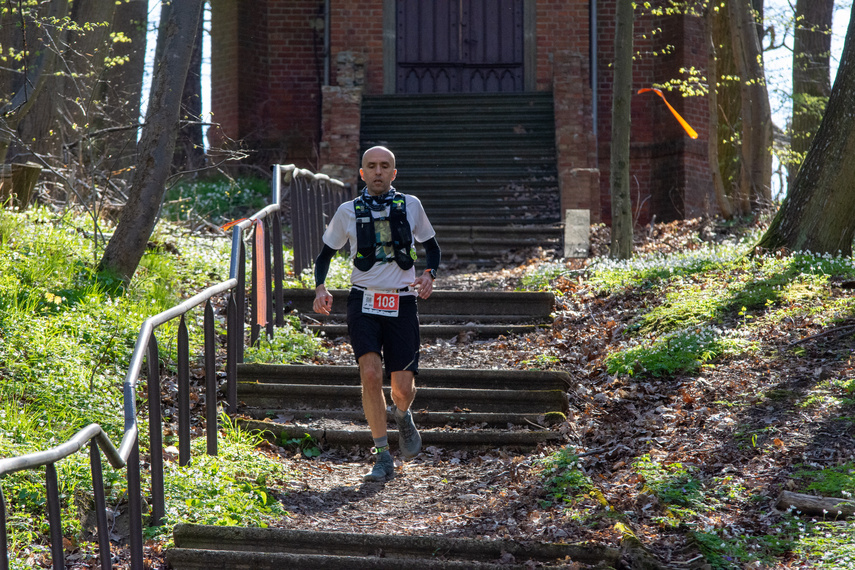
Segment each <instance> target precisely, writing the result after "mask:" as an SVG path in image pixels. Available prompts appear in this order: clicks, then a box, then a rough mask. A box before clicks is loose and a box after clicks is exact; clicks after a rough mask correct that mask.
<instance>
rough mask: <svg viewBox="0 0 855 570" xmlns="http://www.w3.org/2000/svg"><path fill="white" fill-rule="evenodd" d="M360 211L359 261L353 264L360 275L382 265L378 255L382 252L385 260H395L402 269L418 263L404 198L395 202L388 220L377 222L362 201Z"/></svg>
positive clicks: (354, 260) (397, 198)
mask: <svg viewBox="0 0 855 570" xmlns="http://www.w3.org/2000/svg"><path fill="white" fill-rule="evenodd" d="M354 209H355V211H356V257H354V259H353V264H354V265H355V266H356V268H357V269H359V270H360V271H368V270H369V269H371V268H372V267H373V266H374V263H375V262H377V261H378V256H377V251H378V249H380V250H382V252H383V255H384V257H385V259H382V258H381V259H380V260H381V261H389V258H393V259H394V260H395V263H397V264H398V267H400V268H401V269H404V270H407V269H410V268H411V267H412V266H413V264H414V263H415V261H416V250H415V248H414V247H413V232H412V230H411V229H410V223H409V221H407V210H406V202H405V201H404V197H403V195H401V194H398V195H396V196H395V201H394V202H393V205H392V207H391V208H390V211H389V216H388V217H387V218H377V219H375V218H374V217H373V216H372V215H371V211H370V210H369V209H368V207H366V206H365V204H363V203H361V201H360V200H356V201H355V202H354ZM384 226H385V227H384Z"/></svg>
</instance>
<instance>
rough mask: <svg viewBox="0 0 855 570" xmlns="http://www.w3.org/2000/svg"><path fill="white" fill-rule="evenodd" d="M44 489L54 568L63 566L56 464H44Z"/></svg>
mask: <svg viewBox="0 0 855 570" xmlns="http://www.w3.org/2000/svg"><path fill="white" fill-rule="evenodd" d="M45 490H46V491H47V511H48V524H50V551H51V556H52V558H53V568H54V570H63V569H64V568H65V553H64V552H63V548H62V513H61V512H60V507H59V481H58V480H57V478H56V465H55V464H53V463H48V464H47V465H45Z"/></svg>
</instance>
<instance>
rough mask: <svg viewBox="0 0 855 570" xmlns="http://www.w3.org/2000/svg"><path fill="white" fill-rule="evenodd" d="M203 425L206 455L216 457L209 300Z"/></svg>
mask: <svg viewBox="0 0 855 570" xmlns="http://www.w3.org/2000/svg"><path fill="white" fill-rule="evenodd" d="M204 328H205V423H206V427H207V429H206V437H207V443H208V455H217V427H218V426H217V375H216V374H215V373H214V368H215V367H216V365H217V363H216V359H215V352H216V350H217V346H216V336H215V335H216V333H215V332H214V309H213V307H211V300H210V299H208V300H207V301H206V302H205V325H204Z"/></svg>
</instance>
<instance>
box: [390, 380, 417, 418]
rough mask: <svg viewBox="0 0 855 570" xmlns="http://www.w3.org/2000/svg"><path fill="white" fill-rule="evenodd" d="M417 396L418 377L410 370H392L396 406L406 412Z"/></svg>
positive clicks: (393, 395)
mask: <svg viewBox="0 0 855 570" xmlns="http://www.w3.org/2000/svg"><path fill="white" fill-rule="evenodd" d="M415 398H416V378H415V376H414V375H413V373H412V372H411V371H409V370H400V371H398V372H392V401H393V402H395V407H396V408H398V409H399V410H401V412H406V411H407V410H409V409H410V406H411V405H412V404H413V400H414V399H415Z"/></svg>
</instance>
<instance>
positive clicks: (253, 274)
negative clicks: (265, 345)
mask: <svg viewBox="0 0 855 570" xmlns="http://www.w3.org/2000/svg"><path fill="white" fill-rule="evenodd" d="M259 231H261V230H260V229H259V225H258V224H255V226H253V229H252V242H253V245H255V234H256V233H257V232H259ZM261 263H262V265H259V259H258V253H257V249H256V248H255V247H253V248H252V260H251V264H250V276H249V283H250V291H249V315H250V317H249V345H250V346H256V344H257V343H258V329H259V325H258V313H259V309H258V270H259V269H260V268H262V267H264V265H263V261H262V262H261Z"/></svg>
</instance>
